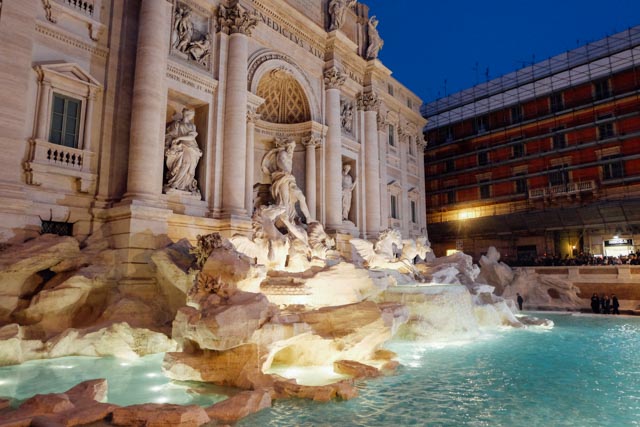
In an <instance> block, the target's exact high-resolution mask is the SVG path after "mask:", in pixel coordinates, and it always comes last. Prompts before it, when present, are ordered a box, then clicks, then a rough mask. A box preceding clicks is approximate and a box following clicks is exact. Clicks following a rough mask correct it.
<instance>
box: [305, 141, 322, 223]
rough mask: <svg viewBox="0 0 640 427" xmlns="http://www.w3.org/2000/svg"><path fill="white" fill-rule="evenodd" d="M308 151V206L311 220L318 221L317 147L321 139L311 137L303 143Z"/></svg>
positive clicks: (306, 182) (306, 184)
mask: <svg viewBox="0 0 640 427" xmlns="http://www.w3.org/2000/svg"><path fill="white" fill-rule="evenodd" d="M303 144H304V146H305V149H306V152H305V154H306V164H305V167H306V175H305V186H306V187H305V190H306V198H307V206H308V207H309V213H310V214H311V216H312V218H311V219H314V220H315V219H316V215H317V212H316V147H317V146H318V145H319V144H320V138H318V137H315V136H310V137H309V138H307V139H306V140H304V141H303Z"/></svg>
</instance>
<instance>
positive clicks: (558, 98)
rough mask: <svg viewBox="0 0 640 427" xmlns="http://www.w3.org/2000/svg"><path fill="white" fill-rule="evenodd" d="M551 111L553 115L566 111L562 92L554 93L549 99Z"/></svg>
mask: <svg viewBox="0 0 640 427" xmlns="http://www.w3.org/2000/svg"><path fill="white" fill-rule="evenodd" d="M549 109H550V110H551V112H552V113H557V112H558V111H561V110H564V100H563V99H562V92H559V93H553V94H551V96H550V97H549Z"/></svg>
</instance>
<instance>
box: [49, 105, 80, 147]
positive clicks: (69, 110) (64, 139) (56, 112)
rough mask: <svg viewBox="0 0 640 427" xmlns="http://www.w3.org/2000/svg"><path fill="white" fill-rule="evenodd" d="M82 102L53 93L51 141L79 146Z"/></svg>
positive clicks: (69, 145)
mask: <svg viewBox="0 0 640 427" xmlns="http://www.w3.org/2000/svg"><path fill="white" fill-rule="evenodd" d="M81 102H82V101H80V100H77V99H74V98H69V97H67V96H63V95H60V94H57V93H54V94H53V108H52V109H51V111H52V112H51V131H50V132H49V142H52V143H54V144H60V145H64V146H66V147H72V148H78V133H79V129H80V107H81V105H82V104H81Z"/></svg>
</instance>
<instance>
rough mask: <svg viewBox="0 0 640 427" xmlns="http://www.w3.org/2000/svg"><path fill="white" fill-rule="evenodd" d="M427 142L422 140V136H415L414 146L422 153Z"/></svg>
mask: <svg viewBox="0 0 640 427" xmlns="http://www.w3.org/2000/svg"><path fill="white" fill-rule="evenodd" d="M427 144H428V141H426V140H425V139H424V135H422V134H418V135H417V136H416V145H417V146H418V150H420V151H421V152H424V150H425V148H427Z"/></svg>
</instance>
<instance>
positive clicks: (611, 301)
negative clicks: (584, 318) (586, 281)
mask: <svg viewBox="0 0 640 427" xmlns="http://www.w3.org/2000/svg"><path fill="white" fill-rule="evenodd" d="M619 308H620V302H619V301H618V297H617V296H616V294H612V295H611V298H609V295H606V294H605V295H600V296H598V294H597V293H595V292H594V293H593V295H592V296H591V311H593V312H594V313H600V314H620V310H619Z"/></svg>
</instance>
